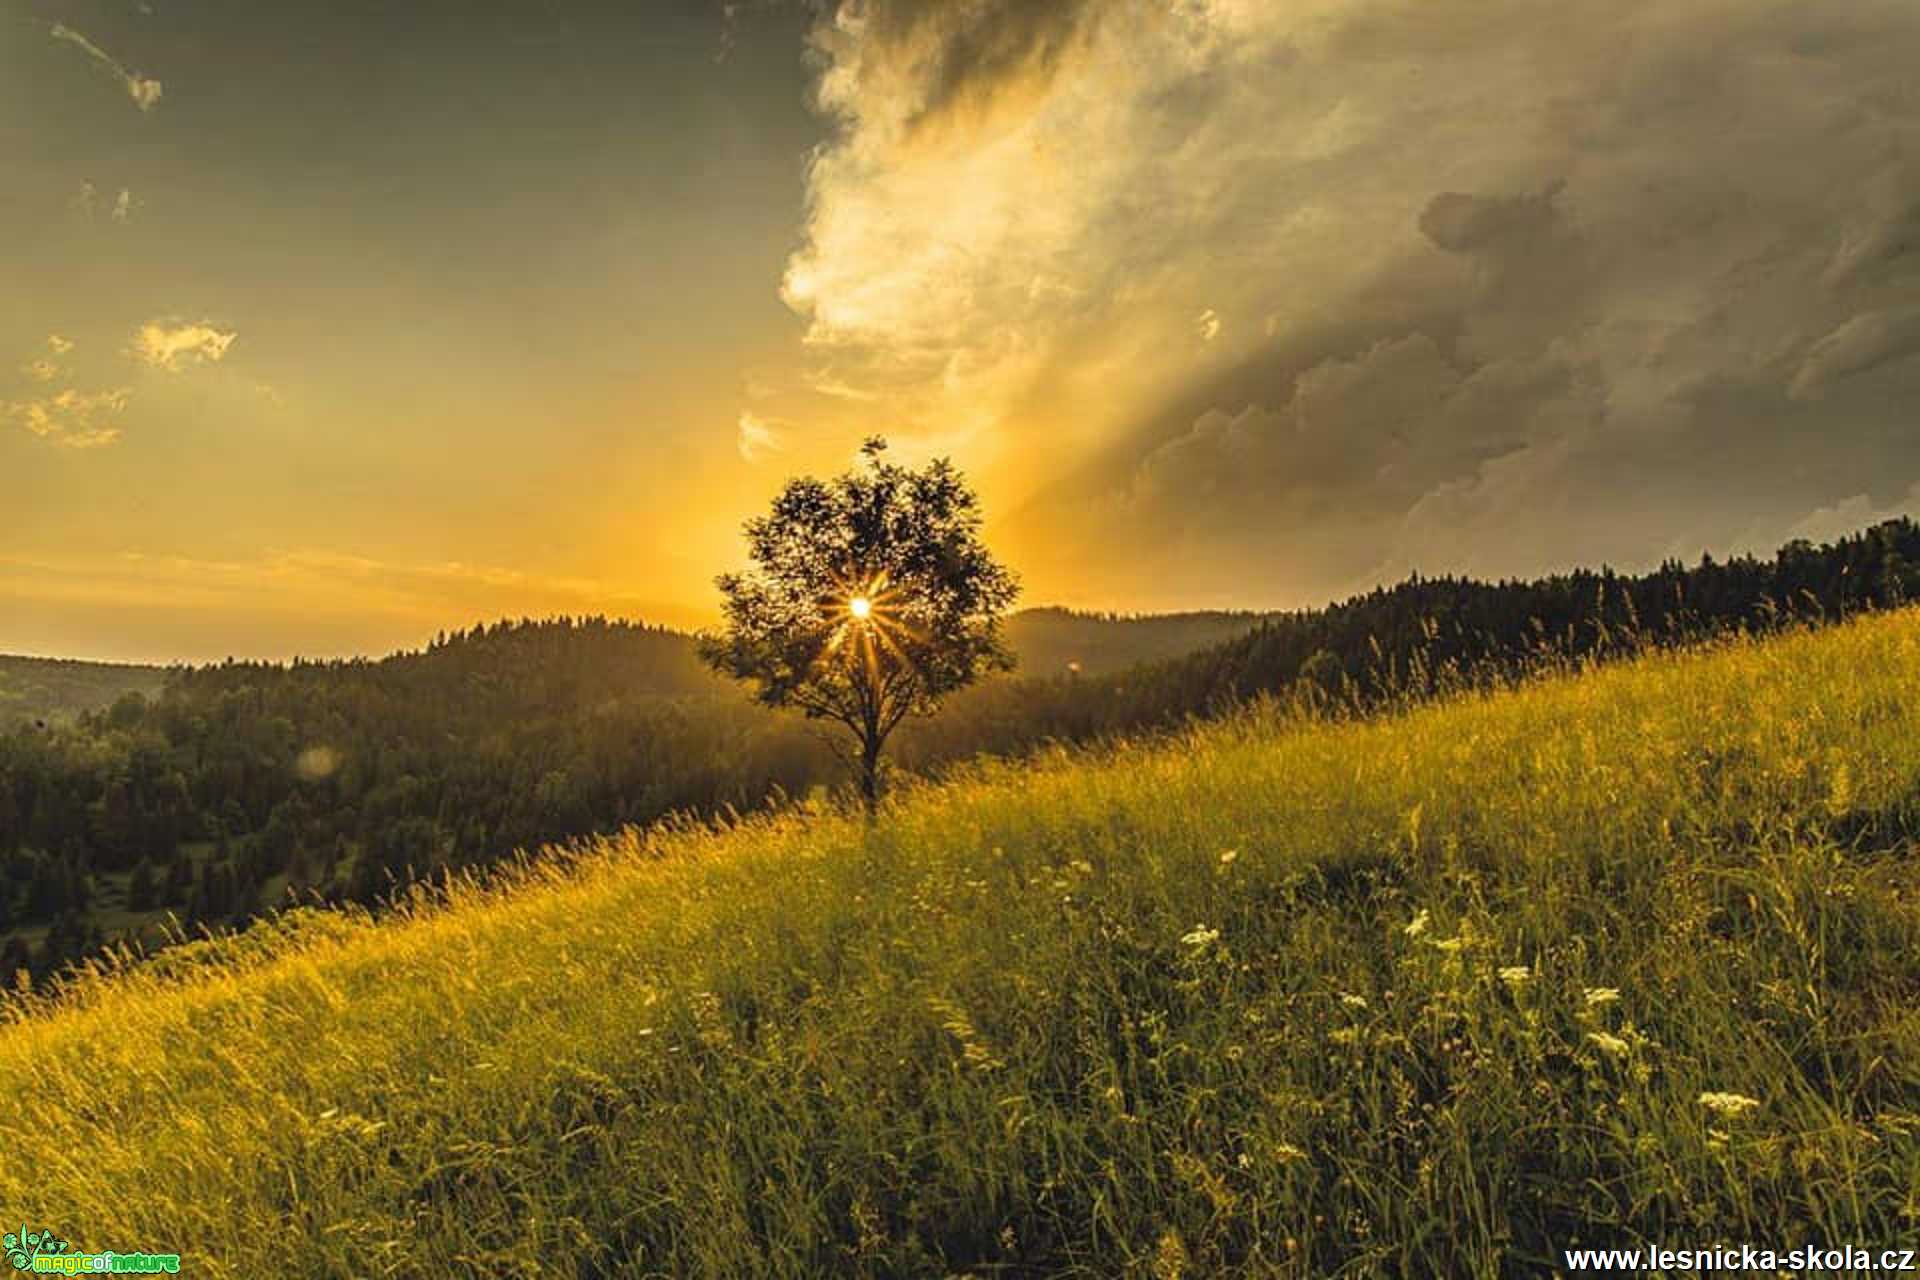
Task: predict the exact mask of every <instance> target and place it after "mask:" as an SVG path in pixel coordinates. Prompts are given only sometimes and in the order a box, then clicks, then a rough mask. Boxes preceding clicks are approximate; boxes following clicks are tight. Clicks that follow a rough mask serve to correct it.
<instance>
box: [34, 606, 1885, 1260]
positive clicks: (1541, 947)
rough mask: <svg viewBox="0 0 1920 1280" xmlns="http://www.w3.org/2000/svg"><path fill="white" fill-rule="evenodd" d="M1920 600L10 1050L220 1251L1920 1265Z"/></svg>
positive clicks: (601, 893)
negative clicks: (1752, 1251)
mask: <svg viewBox="0 0 1920 1280" xmlns="http://www.w3.org/2000/svg"><path fill="white" fill-rule="evenodd" d="M1916 833H1920V614H1916V613H1914V612H1912V611H1908V612H1903V613H1898V614H1890V615H1883V616H1878V617H1873V618H1868V619H1864V620H1861V621H1857V622H1853V623H1848V624H1845V625H1842V626H1838V627H1833V628H1829V629H1825V630H1819V631H1809V632H1796V633H1793V634H1789V635H1786V636H1783V637H1778V638H1775V639H1771V640H1767V641H1748V640H1734V641H1728V642H1724V643H1721V644H1717V645H1715V646H1711V647H1708V648H1705V649H1701V650H1697V651H1692V652H1681V653H1660V654H1653V655H1649V656H1646V657H1643V658H1639V659H1636V660H1633V661H1631V662H1626V663H1621V664H1618V665H1613V666H1606V667H1600V668H1596V669H1592V670H1587V671H1582V672H1568V673H1565V674H1562V675H1558V676H1552V677H1548V678H1544V679H1540V680H1537V681H1533V682H1530V683H1527V684H1525V685H1522V686H1520V687H1518V688H1516V689H1513V690H1510V691H1505V692H1497V693H1471V694H1461V695H1458V696H1456V697H1453V698H1450V699H1446V700H1443V701H1441V702H1438V703H1435V704H1431V705H1427V706H1420V707H1411V708H1409V709H1407V710H1405V711H1403V712H1401V713H1399V714H1395V715H1390V716H1383V717H1379V718H1374V719H1366V720H1347V721H1342V720H1314V719H1309V718H1304V717H1302V716H1301V715H1298V714H1293V713H1286V712H1282V711H1279V710H1273V709H1268V710H1265V711H1256V712H1249V713H1247V714H1246V715H1243V716H1241V717H1239V718H1236V719H1234V720H1232V721H1229V722H1225V723H1221V724H1217V725H1212V726H1207V727H1203V728H1197V729H1195V730H1193V731H1191V732H1189V733H1188V734H1186V735H1184V736H1181V737H1179V738H1177V739H1174V740H1169V741H1162V742H1157V743H1146V744H1140V745H1137V746H1131V747H1121V748H1119V749H1116V750H1113V751H1109V752H1104V753H1087V754H1074V755H1068V754H1064V753H1061V754H1056V755H1054V756H1051V757H1046V758H1042V759H1040V760H1038V761H1035V762H1031V763H1028V764H1023V765H1014V764H993V765H980V766H977V767H975V768H973V769H972V770H970V771H969V772H967V773H966V774H965V775H964V776H960V777H957V778H954V779H951V780H949V781H947V782H945V783H941V784H939V785H933V784H927V785H921V786H916V787H913V788H910V789H908V790H907V791H905V792H903V793H901V794H899V795H898V796H897V797H896V798H895V799H894V801H893V802H892V803H891V804H890V805H889V806H888V808H887V810H886V811H885V812H884V813H883V815H882V816H881V817H880V818H879V819H878V820H877V821H876V822H875V823H874V824H872V825H871V826H869V825H868V824H866V823H865V822H864V821H862V820H861V819H859V818H858V817H854V816H849V815H844V814H839V813H834V812H827V811H821V810H814V811H791V812H788V813H785V814H781V815H777V816H772V817H765V818H755V819H752V820H749V821H745V822H743V823H741V824H740V825H738V826H737V827H735V828H733V829H731V830H728V831H725V832H722V833H719V834H712V833H706V832H699V831H691V830H689V831H681V832H669V833H664V834H652V835H634V836H631V837H629V838H627V839H624V840H620V841H615V842H611V843H610V844H608V845H606V846H604V847H599V848H595V849H590V850H579V851H575V852H574V853H573V854H571V855H569V856H566V857H556V858H554V859H551V860H547V861H542V862H538V863H535V864H534V865H533V866H532V867H530V868H529V869H527V870H526V871H525V872H523V873H522V874H521V875H520V876H519V877H518V882H517V883H515V884H512V885H509V886H505V887H500V886H496V887H494V888H481V887H477V886H473V885H464V886H457V887H455V888H454V889H453V890H452V891H451V892H450V893H449V894H448V895H447V898H446V900H445V901H443V902H438V903H424V902H423V903H421V904H419V905H417V906H416V907H415V908H414V909H413V910H411V911H410V912H408V913H407V914H406V915H405V916H404V917H403V918H398V919H389V920H385V921H382V922H374V921H370V920H368V919H366V918H365V917H363V916H357V915H349V914H329V913H319V912H301V913H295V914H293V915H291V916H289V917H286V918H284V919H283V920H282V921H280V922H279V923H278V924H277V925H274V926H271V927H261V928H257V929H255V930H254V931H252V932H251V933H249V934H247V935H244V936H242V937H241V938H238V939H233V940H226V941H221V942H209V943H200V944H194V945H191V946H189V947H186V948H182V949H179V950H176V951H173V952H170V953H167V954H165V955H163V956H161V957H160V958H158V959H157V960H154V961H149V962H147V963H145V964H141V965H135V966H130V967H127V968H125V969H124V970H123V971H122V972H119V973H112V974H106V975H105V976H100V977H96V978H93V979H88V980H83V981H82V982H81V983H80V984H79V985H78V986H77V987H75V988H74V989H71V990H69V991H67V992H66V993H65V994H63V995H60V996H58V997H55V998H51V999H49V998H47V997H44V996H32V997H29V998H26V999H24V1000H22V1001H21V1002H19V1003H18V1004H17V1005H16V1006H15V1009H14V1012H13V1014H12V1015H11V1016H10V1017H9V1019H8V1020H7V1022H6V1023H5V1024H4V1025H0V1097H4V1099H5V1105H4V1107H0V1151H4V1152H5V1156H4V1158H3V1159H0V1215H4V1216H5V1217H6V1219H7V1220H8V1223H9V1228H8V1229H10V1230H11V1229H14V1228H15V1226H17V1225H18V1222H22V1221H23V1222H25V1224H26V1225H27V1226H28V1227H30V1228H35V1229H37V1228H38V1227H40V1226H42V1225H44V1226H47V1227H50V1228H52V1229H53V1230H54V1231H56V1232H57V1233H58V1234H60V1235H63V1236H66V1237H68V1238H70V1239H72V1241H73V1242H74V1243H75V1245H76V1246H77V1247H84V1248H88V1249H105V1248H112V1249H116V1250H132V1249H145V1250H148V1251H169V1252H178V1253H180V1254H181V1255H182V1257H183V1259H184V1263H183V1273H192V1274H195V1275H203V1276H222V1277H254V1276H269V1275H271V1276H301V1275H315V1276H322V1275H324V1276H408V1277H411V1276H422V1277H424V1276H439V1275H448V1274H451V1275H472V1276H535V1275H540V1276H553V1275H561V1276H569V1277H588V1276H612V1275H634V1276H741V1277H749V1276H754V1277H757V1276H820V1275H853V1276H933V1277H941V1276H950V1275H952V1276H959V1275H967V1276H982V1277H984V1276H1039V1275H1070V1276H1086V1277H1095V1276H1100V1277H1107V1276H1137V1277H1152V1278H1154V1280H1172V1278H1174V1277H1197V1276H1211V1275H1226V1274H1233V1275H1280V1276H1291V1275H1297V1276H1309V1275H1316V1276H1317V1275H1336V1274H1338V1275H1356V1276H1357V1275H1408V1276H1425V1275H1534V1274H1542V1273H1545V1272H1547V1271H1549V1270H1550V1269H1551V1268H1552V1267H1553V1266H1554V1265H1555V1264H1556V1263H1557V1261H1558V1250H1559V1249H1561V1248H1562V1247H1566V1246H1571V1245H1585V1244H1596V1245H1597V1244H1610V1243H1625V1242H1633V1241H1640V1240H1645V1241H1650V1242H1659V1243H1664V1244H1666V1245H1668V1246H1671V1247H1688V1246H1692V1245H1696V1244H1700V1243H1707V1242H1719V1241H1732V1242H1736V1243H1738V1242H1743V1241H1744V1242H1753V1243H1770V1242H1772V1243H1780V1244H1781V1245H1782V1247H1791V1246H1792V1245H1798V1244H1802V1243H1815V1244H1833V1245H1839V1244H1847V1243H1862V1244H1884V1245H1889V1246H1891V1245H1900V1244H1903V1243H1904V1244H1911V1243H1913V1242H1914V1241H1915V1239H1916V1237H1920V1224H1916V1221H1915V1219H1916V1216H1920V862H1917V861H1916V860H1915V858H1914V857H1913V856H1912V852H1913V851H1912V847H1911V841H1912V839H1913V836H1914V835H1915V834H1916Z"/></svg>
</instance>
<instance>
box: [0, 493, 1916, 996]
mask: <svg viewBox="0 0 1920 1280" xmlns="http://www.w3.org/2000/svg"><path fill="white" fill-rule="evenodd" d="M1917 565H1920V528H1916V526H1915V525H1914V524H1913V523H1912V522H1911V521H1907V520H1896V521H1891V522H1888V523H1885V524H1882V525H1879V526H1877V527H1875V528H1874V529H1871V530H1868V531H1866V532H1864V533H1862V534H1859V535H1856V536H1854V537H1851V538H1847V539H1844V540H1842V541H1840V542H1838V543H1835V544H1832V545H1829V546H1825V547H1814V546H1811V545H1808V544H1805V543H1795V544H1792V545H1790V546H1788V547H1785V548H1783V549H1782V550H1781V551H1780V553H1779V554H1778V555H1776V556H1773V557H1769V558H1766V559H1754V558H1740V559H1735V560H1731V561H1725V562H1716V561H1713V560H1711V559H1706V560H1702V561H1701V562H1700V563H1698V564H1696V565H1693V566H1691V567H1688V566H1683V565H1680V564H1678V563H1672V564H1668V565H1664V566H1662V567H1661V568H1660V569H1658V570H1656V571H1654V572H1652V573H1648V574H1643V575H1639V576H1623V575H1619V574H1615V573H1611V572H1608V571H1606V570H1600V571H1594V572H1580V573H1571V574H1564V575H1558V576H1554V577H1549V578H1543V579H1539V580H1535V581H1528V582H1501V583H1481V582H1475V581H1471V580H1465V579H1457V578H1416V579H1412V580H1409V581H1407V582H1404V583H1401V584H1400V585H1398V586H1395V587H1391V588H1383V589H1380V590H1377V591H1373V592H1369V593H1367V594H1365V595H1362V596H1358V597H1355V598H1354V599H1351V600H1348V601H1345V602H1343V603H1341V604H1338V605H1334V606H1332V607H1330V608H1326V609H1320V610H1307V611H1301V612H1297V613H1290V614H1284V615H1277V616H1269V617H1267V618H1265V619H1257V618H1253V617H1251V616H1243V615H1192V616H1187V617H1184V618H1181V617H1176V618H1172V619H1114V618H1102V617H1099V616H1090V615H1072V614H1065V613H1061V612H1055V611H1041V612H1039V613H1030V614H1027V615H1023V616H1020V617H1017V618H1016V619H1014V620H1012V622H1011V625H1010V631H1011V632H1012V638H1013V641H1014V644H1015V646H1016V648H1022V647H1024V648H1025V649H1027V651H1028V661H1029V669H1030V670H1033V671H1035V672H1036V674H1029V675H1025V676H1016V677H1014V678H1010V679H998V680H993V681H989V682H987V683H986V684H984V685H982V686H981V687H979V688H976V689H973V690H969V691H967V692H966V693H964V694H963V695H961V696H959V697H956V698H955V699H953V700H952V701H951V703H950V704H949V705H948V706H947V707H946V708H945V709H944V710H943V711H942V713H941V714H940V715H939V716H937V717H936V718H934V719H932V720H929V721H923V722H910V723H909V724H908V725H906V726H903V727H902V730H901V733H900V734H899V735H897V742H896V743H895V744H894V752H893V755H894V759H895V760H896V761H897V762H898V763H900V764H901V765H903V766H905V767H907V768H911V769H926V768H931V767H937V766H938V765H940V764H941V763H942V762H944V761H950V760H953V759H956V758H962V757H966V756H971V755H974V754H977V753H980V752H993V753H1017V752H1020V751H1023V750H1026V749H1029V748H1031V747H1033V746H1034V745H1036V744H1038V743H1042V742H1045V741H1048V740H1063V741H1087V740H1089V739H1093V738H1096V737H1100V736H1103V735H1117V734H1127V733H1133V732H1136V731H1139V730H1142V729H1150V728H1153V727H1156V726H1161V725H1166V724H1171V723H1175V722H1177V721H1179V720H1181V719H1182V718H1184V717H1187V716H1191V715H1196V714H1206V713H1209V712H1211V711H1215V710H1219V709H1221V708H1223V707H1226V706H1228V705H1231V704H1232V703H1234V702H1235V701H1238V700H1242V699H1245V698H1247V697H1251V696H1255V695H1259V694H1263V693H1270V692H1281V691H1285V690H1287V689H1289V688H1290V687H1292V686H1294V685H1295V684H1296V683H1297V682H1299V681H1302V680H1308V681H1311V682H1312V683H1313V684H1315V685H1317V686H1321V687H1325V688H1328V689H1331V690H1337V691H1339V692H1340V693H1342V694H1343V695H1344V696H1349V697H1352V698H1355V699H1359V700H1362V701H1364V700H1367V699H1370V698H1374V697H1378V696H1380V695H1381V694H1383V693H1385V692H1387V691H1389V690H1395V689H1402V690H1403V689H1408V688H1412V689H1414V690H1415V691H1416V692H1417V691H1418V690H1419V689H1420V688H1421V687H1424V686H1425V685H1427V684H1429V683H1430V682H1431V681H1432V680H1433V679H1434V678H1435V675H1436V673H1442V672H1445V671H1447V670H1450V669H1469V668H1475V667H1480V666H1488V665H1492V666H1510V665H1512V664H1514V663H1516V662H1518V663H1524V662H1526V661H1529V660H1530V659H1531V657H1532V656H1533V655H1535V654H1536V653H1539V652H1541V651H1543V650H1545V651H1551V652H1552V653H1555V654H1559V655H1568V654H1573V655H1581V654H1591V653H1595V652H1600V651H1605V650H1607V649H1609V648H1627V647H1631V645H1632V644H1637V643H1645V642H1660V641H1664V640H1667V639H1672V638H1678V637H1683V636H1688V635H1694V634H1698V633H1699V632H1701V631H1702V630H1705V629H1710V628H1714V627H1721V626H1741V627H1749V628H1766V627H1770V626H1773V625H1775V624H1776V623H1777V622H1779V621H1781V620H1782V619H1784V618H1786V617H1788V616H1794V615H1797V616H1801V617H1809V618H1818V617H1822V616H1827V617H1832V616H1839V615H1841V614H1844V613H1849V612H1854V611H1860V610H1866V609H1873V608H1879V607H1883V606H1887V605H1891V604H1896V603H1901V602H1904V601H1906V600H1910V599H1914V598H1916V597H1920V569H1917V568H1916V566H1917ZM1216 629H1217V630H1218V631H1219V632H1220V633H1224V634H1226V635H1227V637H1228V638H1226V639H1224V640H1221V641H1219V642H1218V643H1215V644H1214V645H1212V646H1211V647H1210V648H1206V649H1203V650H1200V651H1198V652H1194V653H1189V654H1186V655H1184V656H1177V657H1171V658H1162V659H1161V660H1159V661H1149V662H1145V663H1141V664H1138V665H1132V666H1126V667H1125V669H1122V670H1114V669H1113V668H1114V667H1116V666H1122V665H1123V664H1124V660H1125V659H1126V658H1129V657H1132V656H1134V655H1136V654H1144V655H1146V656H1149V657H1152V656H1156V655H1161V654H1164V653H1166V652H1167V651H1168V649H1169V648H1170V647H1172V646H1175V645H1177V644H1179V643H1183V642H1184V641H1185V640H1187V639H1191V638H1193V637H1196V636H1200V635H1204V634H1207V633H1209V632H1210V631H1213V630H1216ZM1074 662H1077V663H1079V664H1080V666H1079V669H1078V670H1077V671H1074V670H1072V669H1070V667H1069V665H1068V664H1069V663H1074ZM1103 672H1104V674H1103ZM839 781H841V778H840V774H839V772H838V768H837V766H836V764H835V763H834V761H833V759H832V758H831V756H830V755H829V753H828V752H827V751H826V750H825V749H824V748H823V747H822V746H821V745H820V744H819V742H818V741H817V740H816V739H815V737H814V736H813V735H812V733H811V732H810V731H809V728H808V727H807V726H806V725H804V724H803V723H802V722H800V721H799V720H797V719H796V718H794V717H791V716H785V715H776V714H774V713H771V712H768V711H766V710H763V709H761V708H759V707H757V706H755V705H753V704H751V703H750V702H749V701H748V700H747V698H746V697H745V695H744V693H743V691H741V690H740V689H738V688H735V687H732V686H730V685H728V684H725V683H723V682H721V681H720V680H718V679H717V678H715V677H713V676H712V675H710V674H709V673H707V672H706V671H705V670H703V669H702V668H701V667H700V665H699V664H698V662H697V660H696V659H695V657H694V654H693V652H692V649H691V645H690V643H689V640H688V638H687V637H686V636H684V635H681V634H679V633H676V632H672V631H667V630H662V629H657V628H649V627H644V626H639V625H637V624H633V623H625V622H612V621H608V620H605V619H601V618H588V619H557V620H552V621H546V622H515V623H498V624H494V625H490V626H485V627H477V628H475V629H473V630H471V631H465V632H459V633H455V634H453V635H449V636H443V637H440V638H439V639H437V640H436V641H435V642H434V643H433V644H431V645H429V646H428V647H427V648H426V649H425V650H423V651H420V652H415V653H406V654H400V655H396V656H394V657H391V658H387V659H383V660H380V661H366V660H357V661H347V662H296V663H292V664H285V665H283V664H268V663H232V662H230V663H223V664H220V665H217V666H211V667H201V668H195V669H191V670H177V671H175V672H173V673H171V675H170V677H169V680H168V683H167V687H166V688H165V690H164V691H163V692H162V693H160V694H159V696H157V697H153V698H149V697H146V696H143V695H141V694H140V693H138V692H131V693H127V694H125V695H123V696H121V697H120V698H119V699H118V700H116V701H115V702H114V703H113V704H112V705H111V706H110V707H108V708H106V709H105V710H102V711H98V712H94V713H90V714H85V715H82V716H80V717H79V718H78V719H77V721H75V722H74V723H72V724H63V723H52V724H49V725H47V726H46V727H44V728H40V727H35V726H33V725H32V724H27V725H23V726H19V727H16V728H14V729H12V730H10V731H8V730H5V729H0V872H4V877H3V878H0V973H5V972H9V971H11V969H13V968H14V967H16V966H19V965H22V964H25V965H27V966H28V967H31V968H32V969H34V970H36V971H45V970H46V969H48V968H51V967H55V966H57V965H58V964H60V963H63V962H65V961H67V960H70V959H72V958H74V957H76V956H78V955H82V954H85V953H87V952H88V951H89V950H91V949H93V948H95V947H97V946H99V945H100V944H101V943H102V942H103V941H105V940H108V939H111V938H112V937H113V936H115V935H118V934H124V933H131V932H138V931H141V930H143V929H149V928H150V927H151V926H152V925H153V923H154V922H156V921H158V920H160V919H163V918H164V917H165V915H166V914H167V913H172V914H174V915H175V916H177V917H179V918H181V919H182V920H185V921H189V922H196V923H203V924H207V925H219V924H222V923H226V922H233V921H239V920H244V919H246V918H247V917H249V916H250V915H252V914H254V913H256V912H258V911H259V910H261V909H262V908H263V907H266V906H270V905H273V904H275V903H278V902H284V901H285V900H286V898H287V895H288V893H289V892H290V891H291V892H294V893H298V894H301V895H303V896H314V895H317V896H319V897H322V898H325V899H329V900H358V901H370V900H374V899H376V898H378V897H381V896H383V895H384V894H386V893H388V892H390V891H391V889H392V888H393V886H394V885H396V884H404V883H405V882H407V881H408V880H409V879H412V878H414V877H417V876H422V875H428V874H432V873H435V872H438V871H441V870H444V869H449V868H456V867H467V866H476V865H484V864H486V863H489V862H491V861H494V860H496V859H498V858H501V857H503V856H505V855H507V854H510V853H511V852H512V851H513V850H515V849H516V848H532V847H536V846H538V845H541V844H545V843H549V842H554V841H562V840H566V839H568V838H571V837H574V836H580V835H585V834H588V833H592V832H601V831H608V830H611V829H614V828H617V827H619V826H621V825H623V824H627V823H647V822H651V821H653V820H655V819H658V818H660V817H662V816H663V815H665V814H667V813H670V812H674V811H682V812H689V813H694V814H713V813H718V812H721V811H723V810H725V809H727V808H729V807H731V808H734V809H742V810H744V809H749V808H753V807H756V806H760V805H763V804H765V803H767V802H768V801H769V799H770V798H773V797H776V796H779V795H782V794H786V795H795V794H803V793H805V792H806V791H808V790H809V789H810V788H812V787H815V786H818V785H821V784H828V783H836V782H839Z"/></svg>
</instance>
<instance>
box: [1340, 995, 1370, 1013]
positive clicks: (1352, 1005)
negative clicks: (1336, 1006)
mask: <svg viewBox="0 0 1920 1280" xmlns="http://www.w3.org/2000/svg"><path fill="white" fill-rule="evenodd" d="M1340 1003H1341V1004H1343V1005H1345V1006H1347V1008H1349V1009H1364V1008H1366V1007H1367V998H1366V997H1365V996H1356V995H1354V994H1352V993H1351V992H1342V993H1341V995H1340Z"/></svg>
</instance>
